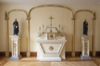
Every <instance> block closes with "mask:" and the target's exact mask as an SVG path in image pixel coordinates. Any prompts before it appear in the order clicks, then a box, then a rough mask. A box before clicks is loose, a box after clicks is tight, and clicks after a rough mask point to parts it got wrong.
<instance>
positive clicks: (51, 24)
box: [49, 16, 53, 27]
mask: <svg viewBox="0 0 100 66" xmlns="http://www.w3.org/2000/svg"><path fill="white" fill-rule="evenodd" d="M49 19H50V20H51V24H50V26H51V27H52V19H53V17H52V16H51V17H50V18H49Z"/></svg>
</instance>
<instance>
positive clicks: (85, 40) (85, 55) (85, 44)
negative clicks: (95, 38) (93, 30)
mask: <svg viewBox="0 0 100 66" xmlns="http://www.w3.org/2000/svg"><path fill="white" fill-rule="evenodd" d="M81 39H82V55H81V59H83V60H86V59H91V57H90V56H89V36H88V35H82V36H81Z"/></svg>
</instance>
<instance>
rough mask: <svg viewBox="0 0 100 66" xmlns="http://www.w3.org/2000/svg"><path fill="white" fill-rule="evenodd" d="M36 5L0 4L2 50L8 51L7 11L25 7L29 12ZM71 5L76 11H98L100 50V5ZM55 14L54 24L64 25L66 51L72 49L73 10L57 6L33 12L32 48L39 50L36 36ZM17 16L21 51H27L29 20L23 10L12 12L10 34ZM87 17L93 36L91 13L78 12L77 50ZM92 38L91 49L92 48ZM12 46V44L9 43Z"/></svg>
mask: <svg viewBox="0 0 100 66" xmlns="http://www.w3.org/2000/svg"><path fill="white" fill-rule="evenodd" d="M34 6H36V5H28V4H26V5H25V4H24V5H0V50H1V51H6V43H7V42H6V40H7V39H6V38H7V34H6V28H7V27H6V21H5V19H4V18H5V11H9V10H12V9H24V10H26V11H27V12H28V11H29V10H30V9H31V8H32V7H34ZM67 7H70V8H71V9H72V10H73V11H74V13H75V12H76V11H77V10H80V9H89V10H92V11H95V12H96V14H97V15H96V17H97V19H96V27H95V28H96V29H95V33H96V34H95V41H96V42H95V46H96V51H100V48H99V47H100V44H99V43H100V41H99V39H100V35H99V34H100V31H99V28H100V26H99V25H100V19H99V18H100V9H99V8H100V6H74V5H73V6H67ZM51 15H52V16H53V17H54V19H53V26H55V27H58V25H59V24H61V26H63V27H64V32H65V33H66V39H67V40H68V42H67V43H66V51H71V50H72V33H73V28H72V27H73V26H72V24H73V22H72V20H71V18H72V16H71V12H70V11H69V10H66V9H62V8H56V7H53V8H51V7H49V8H48V7H43V8H37V9H35V10H33V11H32V12H31V20H30V22H31V23H30V50H31V51H37V44H36V38H37V33H38V32H39V30H38V28H39V27H40V26H41V27H42V25H43V24H44V25H45V27H47V26H49V25H50V20H49V19H48V18H49V17H50V16H51ZM15 18H17V20H18V22H19V28H20V29H19V35H20V36H21V51H27V20H26V15H25V13H23V12H12V13H11V14H10V19H9V36H10V35H12V34H13V25H12V23H13V22H14V20H15ZM84 19H87V21H88V23H89V26H88V28H89V31H88V34H89V35H90V37H91V36H92V17H91V14H89V13H85V12H84V13H83V12H81V13H78V14H77V16H76V20H75V22H76V24H75V26H76V29H75V30H76V32H75V36H76V38H75V50H76V51H81V35H82V33H83V21H84ZM91 43H92V39H90V50H92V46H91ZM9 48H10V45H9Z"/></svg>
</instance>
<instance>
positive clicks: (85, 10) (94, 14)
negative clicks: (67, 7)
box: [74, 9, 96, 20]
mask: <svg viewBox="0 0 100 66" xmlns="http://www.w3.org/2000/svg"><path fill="white" fill-rule="evenodd" d="M79 12H89V13H91V14H92V17H93V19H94V20H95V19H96V13H95V12H94V13H93V12H92V11H91V10H87V9H81V10H78V11H76V13H75V16H74V17H76V15H77V13H79Z"/></svg>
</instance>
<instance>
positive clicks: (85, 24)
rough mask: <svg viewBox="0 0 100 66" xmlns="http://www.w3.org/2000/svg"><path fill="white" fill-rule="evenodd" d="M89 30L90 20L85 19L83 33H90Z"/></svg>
mask: <svg viewBox="0 0 100 66" xmlns="http://www.w3.org/2000/svg"><path fill="white" fill-rule="evenodd" d="M87 32H88V22H87V21H86V19H85V21H84V22H83V34H84V35H88V34H87Z"/></svg>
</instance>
